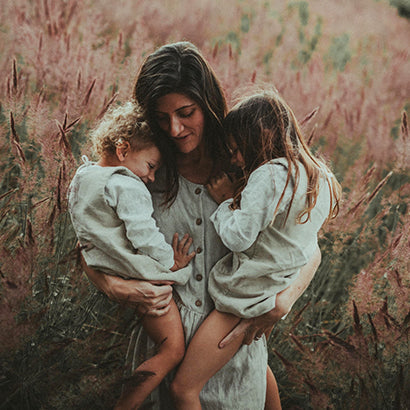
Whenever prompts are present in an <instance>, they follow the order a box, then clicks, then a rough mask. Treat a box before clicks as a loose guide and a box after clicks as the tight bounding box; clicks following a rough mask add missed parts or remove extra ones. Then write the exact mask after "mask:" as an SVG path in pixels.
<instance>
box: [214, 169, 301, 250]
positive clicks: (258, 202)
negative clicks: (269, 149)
mask: <svg viewBox="0 0 410 410" xmlns="http://www.w3.org/2000/svg"><path fill="white" fill-rule="evenodd" d="M286 178H287V167H285V166H284V165H283V164H281V163H267V164H264V165H262V166H260V167H259V168H257V169H256V170H255V171H254V172H252V174H251V175H250V177H249V180H248V183H247V185H246V187H245V188H244V190H243V191H242V197H241V204H240V209H235V210H231V209H230V208H229V206H230V205H231V203H232V199H229V200H227V201H225V202H222V203H221V204H220V205H219V207H218V209H217V210H216V211H215V212H214V213H213V215H212V216H211V221H212V222H213V224H214V226H215V229H216V231H217V232H218V235H219V236H220V237H221V239H222V242H223V243H224V245H225V246H226V247H227V248H229V249H230V250H231V251H234V252H243V251H245V250H246V249H248V248H249V247H250V246H251V245H252V244H253V243H254V242H255V240H256V238H257V236H258V234H259V232H261V231H262V230H263V229H265V228H266V227H267V226H268V225H269V223H270V222H272V220H273V217H274V214H275V209H276V206H277V204H278V201H279V199H280V197H281V195H282V192H283V189H284V188H285V185H286ZM292 189H293V184H292V182H291V181H290V182H289V184H288V186H287V187H286V191H285V195H284V197H283V199H282V201H281V203H280V206H279V208H278V210H277V213H281V212H283V210H285V209H286V206H287V204H288V203H289V201H290V198H291V195H292Z"/></svg>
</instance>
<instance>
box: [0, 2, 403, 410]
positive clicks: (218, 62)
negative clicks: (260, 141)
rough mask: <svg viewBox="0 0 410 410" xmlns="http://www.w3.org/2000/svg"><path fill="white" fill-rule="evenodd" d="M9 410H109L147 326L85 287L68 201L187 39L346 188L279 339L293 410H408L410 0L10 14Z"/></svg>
mask: <svg viewBox="0 0 410 410" xmlns="http://www.w3.org/2000/svg"><path fill="white" fill-rule="evenodd" d="M0 8H1V14H0V44H1V49H0V73H1V81H0V205H1V208H0V209H1V210H0V298H1V305H0V320H1V339H0V363H1V364H0V368H1V370H0V398H1V399H0V409H77V408H78V409H82V408H89V409H105V408H111V407H112V405H113V403H114V402H115V399H116V397H117V396H118V394H119V387H118V386H119V383H120V379H121V375H122V371H123V369H122V366H123V363H124V360H123V358H124V354H125V351H126V347H127V340H128V337H129V333H130V331H131V329H132V326H133V324H134V322H133V321H134V317H135V315H134V312H132V311H131V310H130V309H127V308H124V307H122V306H118V305H117V304H116V303H114V302H110V301H109V300H108V299H107V298H106V297H105V296H104V295H101V294H100V293H99V292H97V291H96V290H95V289H94V288H93V286H91V285H90V284H89V283H88V281H87V279H86V278H85V277H84V275H83V274H82V271H81V268H80V266H79V264H78V260H77V255H76V252H75V250H74V248H75V243H76V239H75V236H74V233H73V230H72V228H71V225H70V221H69V218H68V216H67V208H66V201H65V196H66V190H67V185H68V183H69V181H70V179H71V177H72V176H73V172H74V170H75V169H76V167H77V166H78V165H79V162H80V156H81V154H82V153H87V152H88V148H89V145H88V141H87V133H88V130H89V129H90V127H92V126H93V124H95V122H96V120H98V118H100V117H101V116H102V115H103V114H104V112H105V111H106V110H107V108H108V107H109V106H110V105H112V104H117V103H119V102H122V101H125V100H126V99H127V98H129V97H130V93H131V88H132V83H133V80H134V78H135V75H136V72H137V69H138V67H139V66H140V64H141V62H142V60H143V58H144V56H145V55H146V54H147V53H149V52H151V51H153V50H154V49H155V48H156V47H157V46H160V45H162V44H164V43H167V42H173V41H179V40H181V39H186V40H189V41H192V42H194V43H195V44H196V45H197V46H198V47H200V49H201V50H202V51H203V53H204V54H205V56H206V57H207V58H208V59H209V61H210V63H211V64H212V66H213V67H214V69H215V71H216V73H217V75H218V76H219V78H220V79H221V81H222V83H223V86H224V88H225V90H226V93H227V97H228V100H229V101H230V103H231V101H233V99H234V97H235V90H237V89H238V87H240V86H246V85H247V84H248V85H249V84H252V83H259V82H267V83H269V84H273V85H275V86H276V87H277V89H278V90H279V91H280V92H281V93H282V94H283V96H284V97H285V99H286V100H287V101H288V102H289V103H290V105H291V106H292V107H293V108H294V110H295V113H296V114H297V117H298V118H299V120H300V121H301V123H302V124H303V129H304V132H305V134H306V139H307V140H308V141H309V144H310V146H311V147H312V149H313V150H314V151H315V152H317V153H320V154H321V155H323V156H324V157H325V158H327V160H328V161H329V162H330V163H331V164H332V167H333V169H334V170H335V173H336V175H337V177H338V178H339V180H340V181H341V183H342V184H343V188H344V201H343V204H342V207H341V213H340V216H339V217H338V218H337V219H336V220H335V221H334V222H333V223H332V224H330V225H329V226H328V227H327V228H326V230H324V231H323V233H322V234H321V238H320V245H321V248H322V254H323V260H322V264H321V266H320V268H319V271H318V273H317V274H316V277H315V279H314V281H313V282H312V284H311V286H310V287H309V289H308V290H307V292H306V293H305V294H304V296H303V297H302V298H301V299H300V300H299V301H298V302H297V305H295V307H294V309H293V312H292V314H291V315H289V317H288V318H287V319H286V320H284V321H283V322H282V323H280V324H279V325H278V326H277V327H276V328H275V330H274V332H273V334H272V336H271V339H270V342H269V355H270V365H271V366H272V368H273V370H274V372H275V374H276V376H277V378H278V382H279V387H280V391H281V396H282V402H283V407H284V408H285V409H325V408H327V409H408V408H410V403H409V400H410V394H409V379H410V377H409V366H408V363H409V358H410V355H409V326H410V316H409V299H410V298H409V285H410V279H409V270H410V269H409V227H410V221H409V209H408V206H409V194H410V184H409V182H410V175H409V144H410V142H409V135H408V134H409V132H408V122H407V113H408V109H409V95H410V93H409V91H410V77H409V73H410V59H409V47H408V46H409V38H410V27H409V20H408V19H409V16H410V4H409V1H406V0H393V1H390V2H389V1H387V0H379V1H375V0H344V1H319V0H312V1H309V2H307V1H275V2H273V1H272V2H268V1H266V2H265V1H258V0H247V1H243V0H225V1H223V2H221V1H215V0H201V1H200V0H192V1H190V2H189V3H188V2H186V1H182V0H172V1H171V0H162V1H159V0H157V1H151V0H140V1H138V2H135V1H131V0H118V1H115V2H112V1H105V0H83V1H77V0H65V1H63V0H61V1H50V0H13V1H11V0H9V1H7V0H0Z"/></svg>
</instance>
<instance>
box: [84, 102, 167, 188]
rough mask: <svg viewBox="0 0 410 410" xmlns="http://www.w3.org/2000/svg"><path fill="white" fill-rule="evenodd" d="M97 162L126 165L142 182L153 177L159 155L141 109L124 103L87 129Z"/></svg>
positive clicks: (157, 166) (132, 104)
mask: <svg viewBox="0 0 410 410" xmlns="http://www.w3.org/2000/svg"><path fill="white" fill-rule="evenodd" d="M91 140H92V142H93V149H94V151H95V152H96V153H97V154H98V155H99V156H100V158H101V159H100V165H111V166H117V165H122V166H125V167H127V168H128V169H129V170H130V171H132V172H133V173H134V174H135V175H137V176H138V177H140V178H141V179H142V180H143V181H144V182H145V183H147V182H152V181H153V180H154V175H155V171H156V170H157V169H158V168H159V166H160V161H161V154H160V151H159V149H158V147H157V145H156V142H157V141H156V140H155V138H154V135H153V133H152V131H151V129H150V127H149V125H148V123H147V122H146V121H145V119H144V118H143V115H142V112H141V109H140V108H139V106H138V105H137V104H135V103H133V102H127V103H125V104H124V105H122V106H119V107H117V108H115V109H113V110H111V111H109V112H107V114H106V115H105V116H104V117H103V119H102V120H101V122H100V123H99V124H98V126H97V127H96V128H95V129H94V130H93V131H92V132H91Z"/></svg>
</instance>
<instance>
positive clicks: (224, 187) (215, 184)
mask: <svg viewBox="0 0 410 410" xmlns="http://www.w3.org/2000/svg"><path fill="white" fill-rule="evenodd" d="M206 188H207V189H208V191H209V194H210V195H211V197H212V198H213V199H214V201H215V202H216V203H217V204H220V203H221V202H223V201H225V200H227V199H229V198H233V195H234V192H235V185H234V183H233V182H232V181H231V179H230V178H229V177H228V175H226V174H225V173H223V174H220V175H218V176H217V177H214V178H211V180H210V182H209V184H207V185H206Z"/></svg>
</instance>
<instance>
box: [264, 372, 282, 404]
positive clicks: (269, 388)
mask: <svg viewBox="0 0 410 410" xmlns="http://www.w3.org/2000/svg"><path fill="white" fill-rule="evenodd" d="M265 410H282V405H281V404H280V396H279V389H278V385H277V383H276V379H275V376H274V375H273V372H272V370H271V368H270V367H269V366H268V369H267V371H266V401H265Z"/></svg>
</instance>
